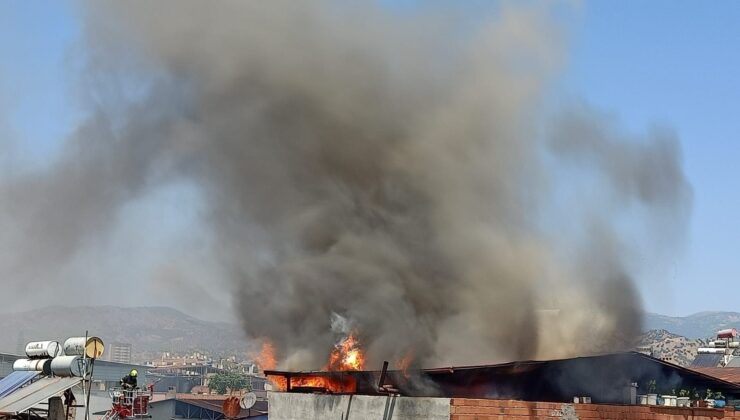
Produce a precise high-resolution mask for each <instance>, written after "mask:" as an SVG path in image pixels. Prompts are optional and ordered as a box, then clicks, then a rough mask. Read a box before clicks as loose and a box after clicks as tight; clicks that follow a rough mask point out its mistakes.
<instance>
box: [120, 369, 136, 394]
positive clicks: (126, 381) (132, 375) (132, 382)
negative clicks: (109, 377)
mask: <svg viewBox="0 0 740 420" xmlns="http://www.w3.org/2000/svg"><path fill="white" fill-rule="evenodd" d="M138 374H139V372H137V371H136V369H131V372H129V374H128V375H126V376H124V377H123V378H121V387H122V388H123V389H125V390H127V391H131V390H134V389H136V388H137V383H136V376H137V375H138Z"/></svg>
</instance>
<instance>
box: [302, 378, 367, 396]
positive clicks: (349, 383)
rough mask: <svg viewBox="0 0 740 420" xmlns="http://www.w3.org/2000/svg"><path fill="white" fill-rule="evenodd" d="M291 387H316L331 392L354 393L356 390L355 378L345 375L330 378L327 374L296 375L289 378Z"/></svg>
mask: <svg viewBox="0 0 740 420" xmlns="http://www.w3.org/2000/svg"><path fill="white" fill-rule="evenodd" d="M290 387H291V389H292V388H316V389H320V390H326V391H328V392H331V393H354V392H357V383H356V382H355V379H354V378H352V377H350V376H346V377H343V378H341V379H340V378H331V377H328V376H298V377H294V378H290Z"/></svg>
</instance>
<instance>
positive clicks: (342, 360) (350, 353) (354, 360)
mask: <svg viewBox="0 0 740 420" xmlns="http://www.w3.org/2000/svg"><path fill="white" fill-rule="evenodd" d="M364 367H365V354H364V353H363V352H362V349H360V343H359V341H358V340H357V338H356V337H355V336H354V335H353V334H350V335H348V336H347V337H345V338H344V339H342V341H340V342H339V343H337V344H335V345H334V348H333V349H332V350H331V353H330V354H329V363H327V365H326V367H325V368H324V369H325V370H362V369H364Z"/></svg>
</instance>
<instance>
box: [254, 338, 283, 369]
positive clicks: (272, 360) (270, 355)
mask: <svg viewBox="0 0 740 420" xmlns="http://www.w3.org/2000/svg"><path fill="white" fill-rule="evenodd" d="M253 358H254V361H255V363H256V364H257V366H259V368H260V370H261V371H263V372H264V371H265V370H270V369H275V367H277V356H276V355H275V346H274V345H273V344H272V341H270V340H269V339H266V338H265V339H262V348H261V349H260V352H259V354H256V355H254V356H253Z"/></svg>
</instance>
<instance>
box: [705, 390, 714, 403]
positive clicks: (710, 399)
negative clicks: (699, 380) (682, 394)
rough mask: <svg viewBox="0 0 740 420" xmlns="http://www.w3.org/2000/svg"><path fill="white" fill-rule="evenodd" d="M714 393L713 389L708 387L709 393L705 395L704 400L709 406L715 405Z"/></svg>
mask: <svg viewBox="0 0 740 420" xmlns="http://www.w3.org/2000/svg"><path fill="white" fill-rule="evenodd" d="M713 397H714V394H713V393H712V390H711V389H709V388H707V395H706V396H705V397H704V401H706V402H707V407H709V408H712V407H714V398H713Z"/></svg>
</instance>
